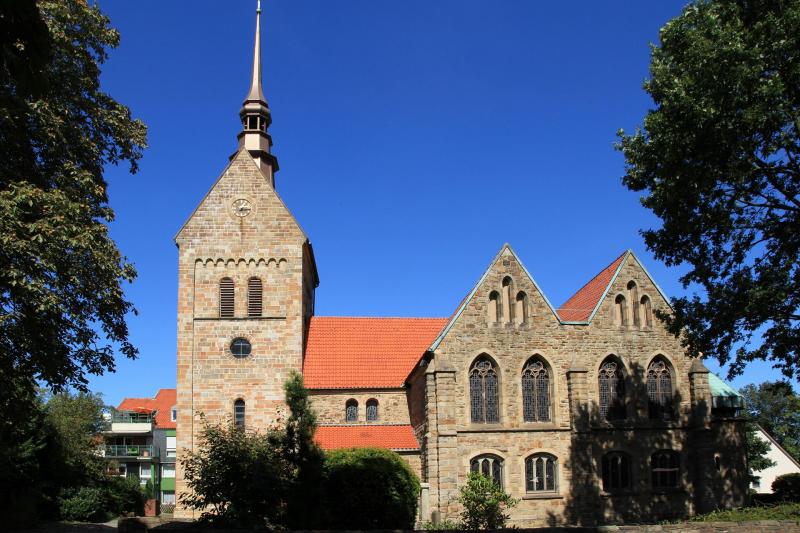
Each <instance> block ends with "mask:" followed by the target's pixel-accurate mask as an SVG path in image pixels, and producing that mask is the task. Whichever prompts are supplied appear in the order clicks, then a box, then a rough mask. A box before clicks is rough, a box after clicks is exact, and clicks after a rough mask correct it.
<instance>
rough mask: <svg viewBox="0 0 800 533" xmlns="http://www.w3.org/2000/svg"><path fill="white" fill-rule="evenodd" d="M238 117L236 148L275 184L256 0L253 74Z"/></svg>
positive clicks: (259, 5)
mask: <svg viewBox="0 0 800 533" xmlns="http://www.w3.org/2000/svg"><path fill="white" fill-rule="evenodd" d="M239 117H240V118H241V119H242V131H241V132H240V133H239V135H238V136H237V137H236V138H237V139H238V140H239V149H238V150H237V153H238V152H239V151H241V150H242V148H245V149H247V151H248V152H250V155H251V156H252V157H253V159H254V160H255V162H256V164H257V165H258V166H259V168H261V170H262V171H263V172H264V174H265V175H266V176H267V177H268V178H269V180H270V183H271V184H272V186H273V187H274V186H275V172H277V170H278V161H277V159H275V156H273V155H272V154H271V153H270V151H271V149H272V137H270V135H269V133H267V129H268V128H269V126H270V124H272V115H271V114H270V111H269V105H267V100H266V99H265V98H264V90H263V88H262V86H261V0H258V4H257V7H256V39H255V45H254V46H253V77H252V80H251V81H250V92H249V93H248V94H247V98H245V100H244V103H243V104H242V108H241V109H240V110H239Z"/></svg>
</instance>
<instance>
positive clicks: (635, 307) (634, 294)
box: [628, 280, 642, 328]
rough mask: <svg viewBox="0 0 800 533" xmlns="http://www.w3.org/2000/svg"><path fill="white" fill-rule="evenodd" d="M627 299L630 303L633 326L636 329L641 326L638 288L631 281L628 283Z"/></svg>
mask: <svg viewBox="0 0 800 533" xmlns="http://www.w3.org/2000/svg"><path fill="white" fill-rule="evenodd" d="M628 299H629V300H630V302H631V315H632V316H631V319H632V320H633V325H634V326H635V327H637V328H638V327H640V326H641V325H642V323H641V320H640V317H639V287H637V286H636V282H635V281H633V280H631V281H629V282H628Z"/></svg>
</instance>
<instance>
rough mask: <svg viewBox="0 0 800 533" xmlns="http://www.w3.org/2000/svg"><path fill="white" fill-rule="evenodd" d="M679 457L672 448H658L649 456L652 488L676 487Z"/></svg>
mask: <svg viewBox="0 0 800 533" xmlns="http://www.w3.org/2000/svg"><path fill="white" fill-rule="evenodd" d="M679 474H680V457H679V456H678V453H677V452H675V451H672V450H659V451H657V452H656V453H654V454H653V455H652V456H651V457H650V481H651V482H652V484H653V488H654V489H674V488H677V487H678V478H679Z"/></svg>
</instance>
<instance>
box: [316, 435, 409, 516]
mask: <svg viewBox="0 0 800 533" xmlns="http://www.w3.org/2000/svg"><path fill="white" fill-rule="evenodd" d="M323 483H324V486H325V489H324V491H325V499H326V508H327V509H326V514H327V529H413V528H414V521H415V519H416V516H417V501H418V498H419V490H420V486H419V479H417V476H416V474H414V472H413V471H412V470H411V468H409V466H408V464H407V463H406V462H405V461H404V460H403V459H402V458H401V457H400V456H399V455H397V454H396V453H394V452H392V451H389V450H383V449H378V448H352V449H347V450H335V451H332V452H328V453H327V454H326V457H325V471H324V481H323Z"/></svg>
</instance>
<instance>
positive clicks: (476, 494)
mask: <svg viewBox="0 0 800 533" xmlns="http://www.w3.org/2000/svg"><path fill="white" fill-rule="evenodd" d="M458 501H459V503H460V504H461V505H462V506H463V507H464V510H463V511H462V512H461V521H462V525H463V526H464V529H502V528H503V527H505V525H506V520H508V515H507V514H506V513H505V511H506V510H508V509H511V508H512V507H514V506H515V505H517V502H518V500H515V499H514V498H512V497H511V496H509V495H508V494H506V492H505V491H504V490H503V488H502V487H501V486H500V485H499V484H498V483H495V481H494V480H492V479H491V478H488V477H486V476H484V475H483V474H481V473H479V472H470V474H469V477H468V478H467V484H466V485H464V486H463V487H461V494H460V495H459V497H458Z"/></svg>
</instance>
